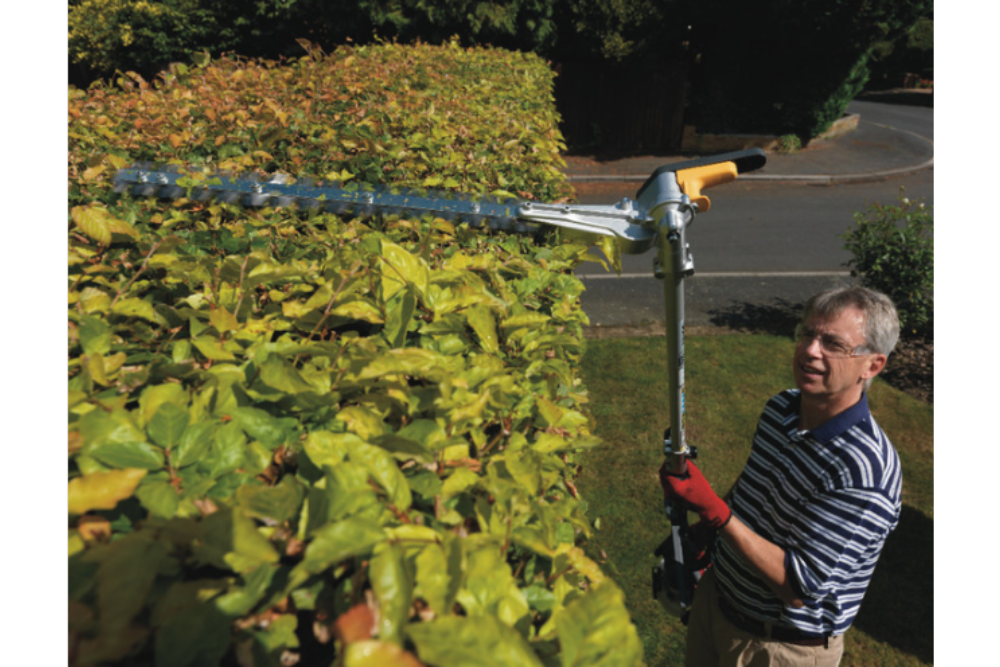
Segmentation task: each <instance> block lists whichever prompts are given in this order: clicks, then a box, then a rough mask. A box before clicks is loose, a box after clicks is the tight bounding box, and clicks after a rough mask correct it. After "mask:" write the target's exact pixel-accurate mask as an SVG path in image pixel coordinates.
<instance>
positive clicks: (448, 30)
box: [69, 0, 556, 86]
mask: <svg viewBox="0 0 1000 667" xmlns="http://www.w3.org/2000/svg"><path fill="white" fill-rule="evenodd" d="M555 2H556V0H493V1H489V0H446V1H444V2H434V3H428V2H425V1H424V0H392V1H390V2H384V1H382V0H347V1H344V0H338V1H337V2H329V1H328V0H142V1H141V2H131V1H129V0H71V2H70V7H69V59H70V64H71V66H72V68H71V73H72V75H73V76H72V79H71V80H72V81H73V83H75V84H77V85H79V86H85V85H87V84H89V83H90V82H91V81H92V80H94V79H95V78H105V77H109V76H113V75H114V73H115V72H116V71H122V72H125V71H135V72H138V73H139V74H141V75H143V76H144V77H146V78H151V77H152V76H153V75H155V74H156V73H157V72H159V71H160V70H162V69H163V68H164V67H166V65H167V64H169V63H170V62H174V61H181V62H187V61H188V60H190V57H191V55H192V54H194V53H197V52H201V51H207V52H208V53H209V54H211V55H213V56H219V55H220V54H221V53H223V52H235V53H238V54H239V55H241V56H245V57H261V58H272V59H274V58H279V57H296V56H298V55H300V54H301V48H300V47H299V45H298V42H297V40H299V39H307V40H309V41H310V42H312V43H315V44H319V45H320V46H321V47H323V48H327V49H333V48H336V47H337V46H338V45H340V44H343V43H345V42H348V41H353V42H355V43H359V44H364V43H370V42H372V41H373V40H375V39H387V40H388V39H393V40H398V41H402V42H413V41H416V40H420V41H423V42H428V43H432V44H441V43H444V42H447V41H448V40H450V39H451V38H452V37H453V36H457V37H458V38H459V39H460V40H462V41H463V42H464V43H467V44H492V45H494V46H501V47H507V48H515V49H521V50H525V51H540V50H544V49H546V48H547V47H550V46H552V45H553V44H554V42H555V35H556V28H555V21H554V20H553V7H554V5H555Z"/></svg>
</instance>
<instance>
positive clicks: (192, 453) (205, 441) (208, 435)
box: [171, 422, 216, 469]
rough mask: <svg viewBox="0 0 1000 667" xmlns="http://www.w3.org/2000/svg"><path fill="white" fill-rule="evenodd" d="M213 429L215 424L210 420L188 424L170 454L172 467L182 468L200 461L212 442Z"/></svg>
mask: <svg viewBox="0 0 1000 667" xmlns="http://www.w3.org/2000/svg"><path fill="white" fill-rule="evenodd" d="M215 429H216V424H214V423H212V422H193V423H191V424H188V425H187V428H185V429H184V433H182V434H181V437H180V440H179V441H178V442H177V447H175V448H174V450H173V452H172V455H171V462H172V463H173V465H174V468H178V469H180V468H184V467H186V466H189V465H192V464H194V463H197V462H198V461H200V460H201V459H202V457H203V456H204V455H205V454H206V453H207V452H208V449H209V446H210V445H211V444H212V439H213V436H214V435H215Z"/></svg>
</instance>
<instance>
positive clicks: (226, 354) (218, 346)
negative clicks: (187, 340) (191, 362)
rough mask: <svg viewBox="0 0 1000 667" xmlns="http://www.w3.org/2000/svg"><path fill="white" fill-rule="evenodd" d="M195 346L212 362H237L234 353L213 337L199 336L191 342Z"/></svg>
mask: <svg viewBox="0 0 1000 667" xmlns="http://www.w3.org/2000/svg"><path fill="white" fill-rule="evenodd" d="M191 342H192V343H193V344H194V346H195V347H196V348H197V349H198V351H199V352H201V353H202V354H203V355H205V358H206V359H209V360H211V361H235V359H236V357H235V355H233V353H232V352H230V351H229V350H227V349H226V348H224V347H223V346H222V342H221V341H220V340H219V339H218V338H215V337H214V336H211V335H205V336H198V337H197V338H194V339H192V340H191Z"/></svg>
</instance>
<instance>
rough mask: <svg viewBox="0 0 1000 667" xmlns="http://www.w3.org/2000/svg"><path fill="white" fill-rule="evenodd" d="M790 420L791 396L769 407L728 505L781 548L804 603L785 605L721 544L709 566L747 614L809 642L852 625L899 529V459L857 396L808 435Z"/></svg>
mask: <svg viewBox="0 0 1000 667" xmlns="http://www.w3.org/2000/svg"><path fill="white" fill-rule="evenodd" d="M798 420H799V391H798V390H797V389H793V390H789V391H785V392H782V393H781V394H778V395H777V396H775V397H774V398H772V399H771V400H770V401H768V403H767V405H766V407H765V408H764V412H763V414H762V415H761V418H760V421H759V422H758V425H757V432H756V434H755V435H754V440H753V448H752V449H751V452H750V459H749V460H748V461H747V465H746V468H745V469H744V470H743V473H742V475H741V476H740V478H739V481H738V482H737V484H736V486H735V487H734V488H733V492H732V494H731V495H730V497H729V505H730V507H731V508H732V510H733V513H734V514H735V515H736V516H737V517H738V518H739V519H740V520H741V521H742V522H743V523H745V524H747V525H748V526H749V527H750V528H751V529H753V531H754V532H756V533H757V534H758V535H760V536H761V537H763V538H765V539H767V540H769V541H771V542H773V543H775V544H777V545H778V546H780V547H782V548H783V549H785V551H786V558H785V565H786V567H787V568H788V570H789V575H790V578H791V581H792V585H793V587H794V588H795V589H796V591H797V592H798V594H799V596H800V597H801V598H802V599H803V601H804V602H805V606H804V607H803V608H801V609H792V608H791V607H786V606H785V605H784V603H782V602H781V600H780V599H779V598H778V596H777V595H775V594H774V593H773V592H772V591H771V589H770V588H768V586H767V585H766V584H765V583H764V582H763V581H762V580H761V579H760V578H759V577H758V576H757V575H756V573H755V572H754V571H753V570H752V569H751V568H750V567H749V565H747V564H746V563H745V562H744V561H743V559H742V557H741V556H740V555H739V554H738V553H737V552H736V551H734V550H733V549H731V548H730V547H729V545H728V544H726V543H725V542H724V541H722V540H720V541H719V551H718V554H717V556H716V559H715V566H716V568H717V576H718V579H719V586H720V587H721V589H722V592H723V594H724V595H726V597H727V598H729V600H730V601H731V602H732V603H733V604H734V605H735V606H736V607H737V608H739V609H740V610H741V611H743V612H744V613H746V614H747V615H748V616H752V617H755V618H759V619H761V620H765V621H773V622H777V623H781V624H784V625H792V626H794V627H796V628H798V629H799V630H802V631H803V632H807V633H814V634H817V635H829V634H841V633H842V632H844V631H846V630H847V628H849V627H850V625H851V623H852V622H853V621H854V617H855V616H856V615H857V613H858V608H859V607H860V605H861V599H862V598H863V597H864V593H865V589H866V588H867V587H868V582H869V581H870V580H871V576H872V573H873V572H874V569H875V563H876V561H877V560H878V556H879V553H881V551H882V545H883V544H884V543H885V539H886V537H887V536H888V534H889V533H890V532H891V531H892V530H893V529H894V528H895V527H896V524H897V523H898V522H899V513H900V496H901V492H902V472H901V470H900V465H899V457H898V456H897V454H896V450H895V449H893V447H892V443H890V442H889V439H888V438H886V436H885V434H884V433H882V430H881V429H880V428H879V427H878V424H876V423H875V420H874V419H873V418H872V416H871V413H870V412H869V410H868V401H867V396H865V395H862V397H861V401H860V402H858V404H857V405H855V406H853V407H852V408H850V409H848V410H846V411H845V412H842V413H841V414H839V415H837V416H836V417H834V418H833V419H831V420H830V421H828V422H826V423H825V424H823V425H821V426H819V427H817V428H815V429H813V430H812V431H808V432H798V431H797V424H798Z"/></svg>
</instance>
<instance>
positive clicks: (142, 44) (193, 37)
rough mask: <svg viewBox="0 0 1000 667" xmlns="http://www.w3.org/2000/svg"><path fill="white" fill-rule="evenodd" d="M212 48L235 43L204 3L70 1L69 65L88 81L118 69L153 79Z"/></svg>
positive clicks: (196, 0)
mask: <svg viewBox="0 0 1000 667" xmlns="http://www.w3.org/2000/svg"><path fill="white" fill-rule="evenodd" d="M209 44H213V45H216V48H217V49H228V48H232V47H233V46H234V45H235V41H234V39H233V34H232V32H231V31H230V30H227V29H226V27H225V26H222V25H219V24H218V23H217V21H216V17H215V15H214V14H213V13H212V11H211V10H210V8H208V7H207V6H206V3H205V2H203V1H202V0H156V1H150V0H142V1H140V2H133V1H132V0H74V1H72V2H70V6H69V61H70V65H71V66H72V67H73V68H74V71H75V72H77V73H78V77H77V78H82V79H84V80H86V81H89V80H90V79H93V78H95V77H104V76H110V75H112V74H114V72H115V71H116V70H121V71H126V70H132V71H136V72H140V73H142V74H144V75H145V76H147V77H148V76H151V75H152V74H155V73H156V72H157V71H159V70H160V69H163V68H164V67H166V66H167V65H168V64H169V63H170V62H173V61H183V62H187V61H189V60H190V55H191V54H192V53H193V52H195V51H196V50H198V49H203V48H206V47H207V46H208V45H209Z"/></svg>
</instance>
